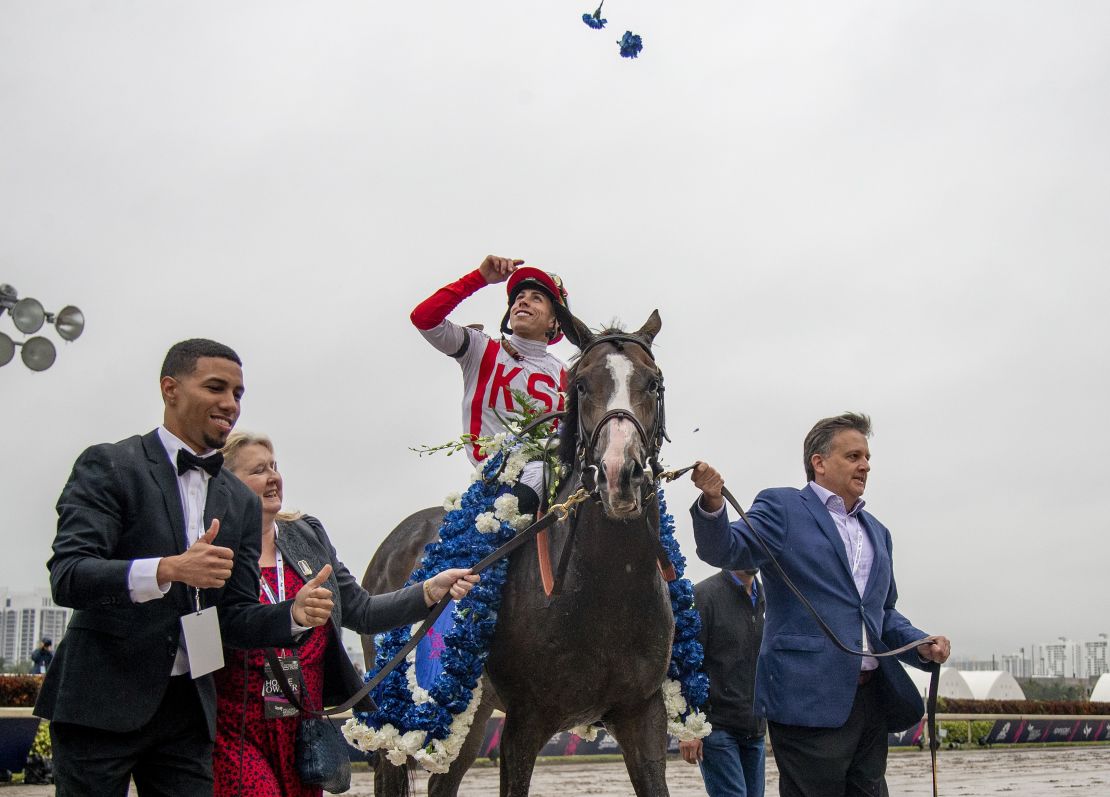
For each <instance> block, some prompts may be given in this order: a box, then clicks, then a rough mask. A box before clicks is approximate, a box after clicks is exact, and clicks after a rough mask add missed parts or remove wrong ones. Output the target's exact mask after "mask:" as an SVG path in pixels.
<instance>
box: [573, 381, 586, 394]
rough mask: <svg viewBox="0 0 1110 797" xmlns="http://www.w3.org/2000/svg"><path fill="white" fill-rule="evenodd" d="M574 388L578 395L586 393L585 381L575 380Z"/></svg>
mask: <svg viewBox="0 0 1110 797" xmlns="http://www.w3.org/2000/svg"><path fill="white" fill-rule="evenodd" d="M574 389H575V390H577V391H578V395H580V396H584V395H586V383H585V382H575V383H574Z"/></svg>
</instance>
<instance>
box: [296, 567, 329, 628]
mask: <svg viewBox="0 0 1110 797" xmlns="http://www.w3.org/2000/svg"><path fill="white" fill-rule="evenodd" d="M330 575H331V565H324V566H323V567H321V568H320V572H319V573H317V574H316V575H315V576H314V577H313V578H312V579H311V580H310V581H309V582H308V583H307V584H305V585H304V586H303V587H301V588H300V590H298V592H297V597H296V598H294V599H293V622H294V623H296V624H297V625H299V626H304V627H305V628H315V627H316V626H318V625H323V624H324V623H326V622H327V621H328V618H329V617H331V610H332V608H333V607H334V606H335V603H334V602H333V601H332V599H331V590H330V589H328V588H327V587H324V586H323V583H324V582H325V581H327V580H328V576H330Z"/></svg>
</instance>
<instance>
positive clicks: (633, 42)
mask: <svg viewBox="0 0 1110 797" xmlns="http://www.w3.org/2000/svg"><path fill="white" fill-rule="evenodd" d="M617 44H619V45H620V46H621V58H635V57H636V56H638V55H639V54H640V50H642V49H644V43H643V41H642V40H641V39H640V37H639V36H637V35H636V34H635V33H633V32H632V31H630V30H626V31H625V32H624V35H623V36H621V40H620V41H619V42H617Z"/></svg>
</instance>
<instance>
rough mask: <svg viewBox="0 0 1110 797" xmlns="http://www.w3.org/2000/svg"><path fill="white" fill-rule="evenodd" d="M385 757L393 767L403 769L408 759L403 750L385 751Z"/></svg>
mask: <svg viewBox="0 0 1110 797" xmlns="http://www.w3.org/2000/svg"><path fill="white" fill-rule="evenodd" d="M385 757H386V758H387V759H388V760H389V763H391V764H393V766H395V767H403V766H404V765H405V762H406V761H408V758H409V757H408V754H407V753H405V751H404V750H397V749H396V748H394V749H391V750H386V751H385Z"/></svg>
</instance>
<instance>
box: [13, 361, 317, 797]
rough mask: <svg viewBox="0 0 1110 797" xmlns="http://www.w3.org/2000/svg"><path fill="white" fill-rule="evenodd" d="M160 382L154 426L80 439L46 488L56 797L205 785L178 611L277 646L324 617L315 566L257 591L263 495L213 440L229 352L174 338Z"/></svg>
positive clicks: (237, 379) (210, 732)
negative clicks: (62, 613)
mask: <svg viewBox="0 0 1110 797" xmlns="http://www.w3.org/2000/svg"><path fill="white" fill-rule="evenodd" d="M160 384H161V392H162V400H163V402H164V404H165V412H164V423H163V425H162V426H161V427H159V428H158V429H155V430H154V431H152V432H150V433H148V434H146V435H143V436H141V437H140V436H135V437H130V438H128V439H126V440H122V441H120V442H118V443H111V444H102V445H96V446H93V447H91V448H89V449H88V450H86V451H85V452H84V453H83V454H81V456H80V457H79V458H78V459H77V462H76V464H75V465H74V466H73V473H72V474H71V475H70V477H69V482H68V483H67V484H66V486H65V489H64V490H63V491H62V495H61V497H60V498H59V499H58V532H57V535H56V536H55V538H54V553H53V556H52V557H51V558H50V561H49V562H48V563H47V567H49V569H50V586H51V589H52V591H53V595H54V600H55V601H56V602H57V603H58V604H59V605H61V606H72V607H73V608H74V609H76V610H77V611H75V612H74V613H73V618H72V619H71V620H70V623H69V627H68V629H67V631H66V635H65V638H64V639H63V640H62V642H61V644H59V645H58V652H57V654H56V655H55V657H54V661H53V664H52V665H51V667H50V669H49V671H48V672H47V674H46V678H45V680H44V681H43V685H42V690H41V691H40V693H39V697H38V701H37V702H36V704H35V714H36V715H38V716H40V717H44V718H46V719H49V720H51V725H50V735H51V739H52V741H53V749H54V776H55V784H56V789H57V794H58V797H73V795H96V797H116V796H117V795H118V797H123V796H124V795H126V794H127V789H128V784H129V782H130V780H131V778H132V777H134V779H135V784H136V786H137V788H138V792H139V794H140V795H166V797H169V796H170V795H173V797H205V796H207V797H210V795H211V794H212V785H213V784H212V741H213V739H214V738H215V727H216V692H215V686H214V685H213V680H212V676H211V675H210V674H208V673H206V672H204V669H203V659H204V653H203V650H204V644H203V643H204V641H205V638H204V637H190V641H191V642H192V643H193V645H194V649H192V650H189V649H187V645H186V643H185V637H184V634H183V632H182V618H183V617H184V616H187V615H188V616H190V617H196V616H197V615H196V611H197V609H198V608H203V609H215V614H216V615H217V616H218V628H219V637H222V642H223V644H226V645H229V646H231V647H241V648H251V647H270V646H274V647H277V646H280V647H291V646H292V645H293V644H295V642H294V640H295V638H296V636H298V635H299V634H300V633H301V632H303V631H305V630H307V629H308V628H310V627H313V626H318V625H323V624H324V623H326V622H327V620H328V618H329V617H330V616H331V610H332V604H333V601H332V597H331V592H330V591H329V590H327V589H326V588H324V587H322V586H321V584H322V583H323V581H324V580H325V579H326V578H327V577H328V575H329V574H330V573H331V567H330V566H327V565H325V566H324V567H323V568H322V569H321V570H320V571H319V573H318V574H317V576H316V578H313V579H312V580H310V581H309V582H308V583H307V584H306V585H305V586H304V587H303V588H302V589H301V590H299V591H298V593H297V595H296V597H295V598H294V599H292V600H288V601H285V602H284V603H280V604H276V605H273V606H268V605H265V604H262V603H259V600H258V594H259V593H258V589H259V586H258V554H259V550H260V547H261V534H260V531H261V526H262V509H261V505H260V504H259V500H258V497H257V496H256V495H255V494H254V493H253V492H251V491H250V490H249V489H248V488H247V487H246V486H245V485H244V484H243V483H242V482H241V481H239V480H238V479H237V478H235V476H233V475H231V474H229V473H227V472H226V471H224V470H223V469H222V468H221V463H222V460H223V457H222V455H221V454H220V453H219V452H218V451H216V450H215V449H217V448H219V447H220V446H222V445H223V443H224V442H225V441H226V439H227V435H228V433H229V432H230V431H231V429H232V427H233V426H234V425H235V421H236V420H237V419H238V417H239V402H240V399H241V398H242V395H243V372H242V368H241V362H240V360H239V357H238V355H236V354H235V352H234V351H232V350H231V349H229V348H228V347H227V346H224V345H222V344H219V343H216V342H215V341H210V340H203V339H193V340H187V341H182V342H181V343H178V344H176V345H174V346H173V347H171V348H170V350H169V352H168V353H167V355H166V359H165V362H164V364H163V366H162V376H161V381H160ZM202 617H203V618H204V619H208V620H210V619H211V618H212V613H211V612H209V613H208V614H206V615H203V616H202ZM216 625H217V623H216V622H212V623H211V624H210V625H209V626H208V629H209V632H210V633H211V630H212V628H214V627H215V626H216ZM219 637H216V638H215V639H213V640H212V641H213V645H212V646H213V647H214V648H215V649H219V646H220V640H219ZM198 661H199V662H200V663H199V664H198Z"/></svg>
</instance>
